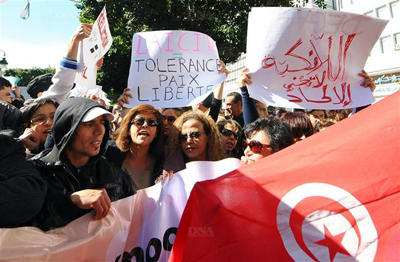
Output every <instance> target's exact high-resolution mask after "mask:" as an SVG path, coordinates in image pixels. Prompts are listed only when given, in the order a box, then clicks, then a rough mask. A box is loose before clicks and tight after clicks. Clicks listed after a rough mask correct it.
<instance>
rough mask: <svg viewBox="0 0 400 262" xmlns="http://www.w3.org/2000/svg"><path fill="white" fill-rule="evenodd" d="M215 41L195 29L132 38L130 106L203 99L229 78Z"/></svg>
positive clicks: (183, 103)
mask: <svg viewBox="0 0 400 262" xmlns="http://www.w3.org/2000/svg"><path fill="white" fill-rule="evenodd" d="M218 63H219V56H218V51H217V47H216V44H215V41H214V40H212V39H211V38H210V37H209V36H207V35H205V34H202V33H198V32H191V31H154V32H142V33H137V34H135V35H134V36H133V39H132V58H131V67H130V70H129V79H128V88H129V89H131V91H130V92H131V94H132V95H133V99H130V101H129V104H127V105H126V106H127V107H134V106H136V105H139V104H150V105H153V106H154V107H155V108H165V107H168V108H171V107H182V106H188V105H191V104H195V103H200V102H201V101H202V100H203V99H205V98H206V97H207V95H208V94H210V93H211V91H212V90H213V89H214V85H217V84H219V83H221V82H222V81H223V80H224V79H225V77H226V76H225V74H221V75H219V74H218Z"/></svg>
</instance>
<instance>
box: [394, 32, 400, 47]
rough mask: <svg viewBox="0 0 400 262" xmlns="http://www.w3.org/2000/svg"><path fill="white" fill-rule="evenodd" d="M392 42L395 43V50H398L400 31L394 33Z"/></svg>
mask: <svg viewBox="0 0 400 262" xmlns="http://www.w3.org/2000/svg"><path fill="white" fill-rule="evenodd" d="M394 44H395V45H396V50H400V33H397V34H394Z"/></svg>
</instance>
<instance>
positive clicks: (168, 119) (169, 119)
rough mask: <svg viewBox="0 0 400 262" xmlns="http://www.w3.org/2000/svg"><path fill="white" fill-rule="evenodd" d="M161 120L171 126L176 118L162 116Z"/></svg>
mask: <svg viewBox="0 0 400 262" xmlns="http://www.w3.org/2000/svg"><path fill="white" fill-rule="evenodd" d="M163 118H164V120H167V121H168V123H171V124H172V123H174V122H175V120H176V117H174V116H163Z"/></svg>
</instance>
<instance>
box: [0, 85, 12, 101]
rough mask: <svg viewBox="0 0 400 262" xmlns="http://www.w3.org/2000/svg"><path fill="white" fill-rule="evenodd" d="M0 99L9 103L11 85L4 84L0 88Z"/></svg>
mask: <svg viewBox="0 0 400 262" xmlns="http://www.w3.org/2000/svg"><path fill="white" fill-rule="evenodd" d="M0 100H1V101H4V102H7V103H11V86H5V87H3V89H1V90H0Z"/></svg>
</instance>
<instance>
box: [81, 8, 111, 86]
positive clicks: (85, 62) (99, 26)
mask: <svg viewBox="0 0 400 262" xmlns="http://www.w3.org/2000/svg"><path fill="white" fill-rule="evenodd" d="M112 42H113V39H112V36H111V32H110V28H109V26H108V20H107V13H106V8H105V7H104V8H103V10H102V11H101V13H100V15H99V16H98V17H97V19H96V22H95V23H94V24H93V28H92V32H91V34H90V36H89V37H88V38H85V39H83V41H82V44H81V48H80V54H81V55H80V61H79V68H78V72H79V73H78V74H77V76H76V80H75V81H76V82H77V83H79V84H80V85H82V86H84V87H86V88H89V89H91V88H96V87H97V86H96V73H97V67H96V62H97V61H98V60H99V59H100V58H102V57H103V56H104V55H105V54H106V53H107V51H108V50H109V49H110V47H111V44H112Z"/></svg>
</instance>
